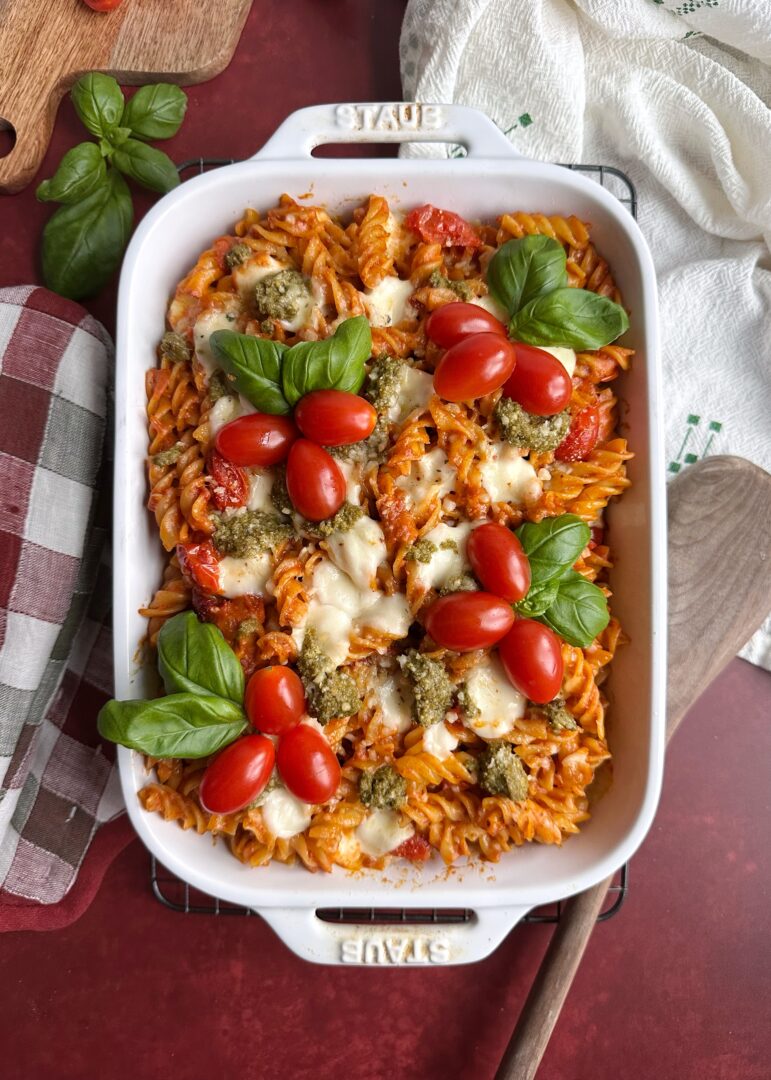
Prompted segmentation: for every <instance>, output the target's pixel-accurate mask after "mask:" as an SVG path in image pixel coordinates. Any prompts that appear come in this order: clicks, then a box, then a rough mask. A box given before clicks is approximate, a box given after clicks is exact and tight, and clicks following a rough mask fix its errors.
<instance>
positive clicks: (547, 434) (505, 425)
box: [493, 397, 570, 454]
mask: <svg viewBox="0 0 771 1080" xmlns="http://www.w3.org/2000/svg"><path fill="white" fill-rule="evenodd" d="M493 415H494V416H495V419H496V421H497V422H498V427H499V428H500V429H501V435H502V436H503V438H504V439H505V440H506V442H508V443H511V445H512V446H520V447H525V448H527V449H529V450H535V451H536V453H539V454H545V453H546V452H547V451H549V450H556V449H557V447H558V446H559V444H560V443H561V442H562V440H563V439H564V438H565V436H566V435H567V433H568V429H569V428H570V413H569V412H568V410H567V409H563V411H562V412H560V413H557V414H556V415H555V416H536V415H535V414H534V413H529V412H525V410H524V409H523V408H522V406H521V405H520V404H519V402H517V401H513V400H512V399H511V398H507V397H502V398H501V399H500V401H499V402H498V404H497V405H496V406H495V411H494V413H493Z"/></svg>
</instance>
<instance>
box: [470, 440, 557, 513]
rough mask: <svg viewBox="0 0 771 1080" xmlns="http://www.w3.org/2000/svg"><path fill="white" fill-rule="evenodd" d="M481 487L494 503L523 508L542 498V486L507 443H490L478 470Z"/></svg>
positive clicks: (527, 463)
mask: <svg viewBox="0 0 771 1080" xmlns="http://www.w3.org/2000/svg"><path fill="white" fill-rule="evenodd" d="M480 472H481V474H482V485H483V487H484V489H485V491H486V492H487V494H488V495H489V496H490V498H491V499H492V501H493V502H508V503H513V504H514V505H515V506H525V505H527V504H528V503H531V502H535V501H536V499H538V498H540V495H541V491H542V489H541V483H540V481H539V479H538V477H537V476H536V473H535V469H534V468H533V466H532V465H531V464H530V462H529V461H525V459H524V458H523V457H521V456H520V454H519V451H518V450H517V448H516V447H515V446H511V445H510V444H509V443H505V442H496V443H491V444H490V446H489V447H488V451H487V460H486V461H485V462H484V463H483V464H482V465H481V466H480Z"/></svg>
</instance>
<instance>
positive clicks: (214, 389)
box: [207, 368, 238, 404]
mask: <svg viewBox="0 0 771 1080" xmlns="http://www.w3.org/2000/svg"><path fill="white" fill-rule="evenodd" d="M207 389H208V391H209V398H210V399H211V402H212V404H214V402H215V401H219V399H220V398H223V397H236V395H237V394H238V391H237V390H236V388H235V385H234V384H233V382H231V380H230V379H229V378H228V376H227V375H226V374H225V372H224V371H222V369H221V368H217V369H216V371H213V372H212V373H211V375H210V376H209V385H208V387H207Z"/></svg>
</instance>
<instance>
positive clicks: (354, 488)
mask: <svg viewBox="0 0 771 1080" xmlns="http://www.w3.org/2000/svg"><path fill="white" fill-rule="evenodd" d="M336 461H337V467H338V468H339V469H340V472H341V473H342V474H343V476H344V477H345V498H346V502H349V503H353V505H354V506H358V505H359V500H360V496H361V469H360V467H359V463H358V461H346V460H345V459H344V458H337V459H336Z"/></svg>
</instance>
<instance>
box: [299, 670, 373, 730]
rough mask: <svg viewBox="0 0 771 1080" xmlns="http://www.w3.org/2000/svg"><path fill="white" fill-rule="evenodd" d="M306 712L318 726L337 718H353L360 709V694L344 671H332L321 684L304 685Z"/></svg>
mask: <svg viewBox="0 0 771 1080" xmlns="http://www.w3.org/2000/svg"><path fill="white" fill-rule="evenodd" d="M305 696H306V698H307V701H308V712H309V713H310V715H311V716H315V717H316V719H317V720H318V722H319V723H320V724H328V723H329V721H330V720H334V718H335V717H337V716H353V715H354V713H357V712H358V711H359V709H360V708H361V703H362V699H361V694H360V693H359V689H358V687H357V686H356V683H355V682H354V681H353V679H352V678H351V676H350V675H348V674H347V673H346V672H345V671H333V672H332V673H331V674H330V675H325V676H323V678H322V679H321V682H320V683H319V682H309V683H307V684H306V685H305Z"/></svg>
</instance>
